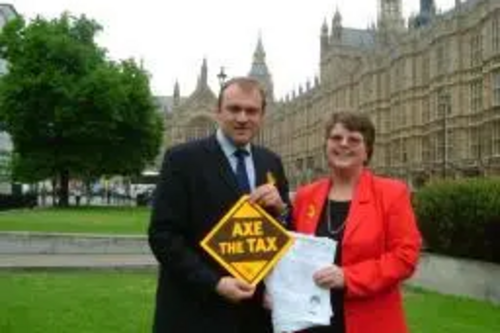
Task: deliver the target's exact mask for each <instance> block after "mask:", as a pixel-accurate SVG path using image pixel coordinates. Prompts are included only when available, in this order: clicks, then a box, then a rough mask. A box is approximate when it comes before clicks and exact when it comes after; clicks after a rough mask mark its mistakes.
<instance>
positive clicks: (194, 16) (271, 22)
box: [10, 0, 455, 97]
mask: <svg viewBox="0 0 500 333" xmlns="http://www.w3.org/2000/svg"><path fill="white" fill-rule="evenodd" d="M377 2H378V0H344V1H341V0H288V1H286V0H246V1H241V0H240V1H238V0H141V1H132V0H11V1H10V3H11V4H13V5H14V7H15V8H16V10H17V11H18V13H19V14H21V15H24V16H25V17H26V18H28V19H31V18H33V17H35V16H36V15H41V16H43V17H46V18H53V17H55V16H59V15H60V14H61V13H62V12H63V11H65V10H67V11H69V12H70V13H71V14H73V15H79V14H86V15H87V16H89V17H91V18H93V19H95V20H96V21H98V22H99V23H100V24H101V25H102V26H103V28H104V30H103V32H102V33H101V34H100V35H99V38H98V42H99V44H100V45H101V46H103V47H105V48H106V49H107V50H108V51H109V56H110V57H111V58H113V59H125V58H131V57H132V58H135V59H137V60H140V59H142V60H143V61H144V66H145V68H146V69H147V70H148V71H149V72H150V73H151V76H152V79H151V87H152V90H153V93H155V94H158V95H171V94H172V91H173V86H174V83H175V80H176V79H178V80H179V84H180V88H181V95H189V94H190V93H191V92H192V91H193V89H194V88H195V85H196V79H197V76H198V73H199V70H200V66H201V62H202V59H203V57H206V58H207V62H208V70H209V72H208V75H209V83H210V85H211V87H212V88H213V89H214V91H215V89H216V87H217V86H218V83H217V78H216V75H217V73H218V72H219V70H220V67H221V66H224V67H225V68H226V73H227V74H228V75H229V76H236V75H244V74H247V73H248V71H249V69H250V65H251V61H252V54H253V51H254V49H255V45H256V42H257V38H258V35H259V32H260V33H261V34H262V40H263V44H264V48H265V51H266V54H267V58H266V60H267V64H268V66H269V68H270V70H271V73H272V75H273V80H274V85H275V95H276V96H277V97H283V96H284V95H285V94H286V93H288V92H291V91H292V90H293V89H297V88H298V86H299V85H300V84H302V85H304V84H305V82H306V80H307V79H311V81H312V79H313V77H314V76H315V75H317V74H318V66H319V33H320V28H321V24H322V23H323V20H324V19H325V18H326V20H327V22H328V25H329V26H330V22H331V18H332V16H333V14H334V12H335V9H336V8H339V10H340V12H341V14H342V19H343V21H342V23H343V25H344V26H346V27H355V28H366V27H367V26H368V24H369V23H371V22H375V21H376V17H377ZM435 2H436V7H437V8H438V9H441V10H446V9H449V8H451V7H453V6H454V3H455V0H435ZM419 3H420V0H403V12H404V16H405V18H406V17H408V15H409V14H410V13H416V12H417V11H418V9H419Z"/></svg>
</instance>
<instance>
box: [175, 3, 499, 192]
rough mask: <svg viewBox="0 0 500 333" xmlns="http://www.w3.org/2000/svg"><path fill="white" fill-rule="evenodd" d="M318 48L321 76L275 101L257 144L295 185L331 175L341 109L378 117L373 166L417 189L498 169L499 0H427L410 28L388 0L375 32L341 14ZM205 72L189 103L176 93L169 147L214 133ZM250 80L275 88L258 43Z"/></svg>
mask: <svg viewBox="0 0 500 333" xmlns="http://www.w3.org/2000/svg"><path fill="white" fill-rule="evenodd" d="M319 47H320V50H321V52H320V53H321V56H320V75H319V78H316V79H315V80H314V82H313V83H312V84H311V83H309V82H308V83H306V84H305V85H304V86H303V87H300V88H299V89H298V91H296V92H295V91H294V92H292V93H291V94H289V95H287V96H286V97H285V98H284V99H283V100H281V101H279V102H274V101H270V108H269V110H268V113H267V115H266V117H267V119H266V124H265V127H264V128H263V130H262V132H261V134H260V138H259V141H260V142H261V143H263V144H264V145H266V146H268V147H270V148H271V149H273V150H275V151H276V152H278V153H279V154H280V155H281V156H282V158H283V161H284V163H285V168H286V171H287V174H288V176H289V178H290V181H291V185H292V187H294V186H297V185H298V184H301V183H304V182H308V181H310V180H312V179H314V178H316V177H318V176H321V175H324V174H325V172H326V170H327V167H326V163H325V159H324V151H323V145H324V129H323V128H324V124H325V120H326V119H328V117H329V115H330V114H331V113H332V112H334V111H340V110H348V111H355V112H362V113H365V114H367V115H369V116H370V117H371V118H372V120H373V121H374V123H375V126H376V129H377V143H376V146H375V154H374V159H373V161H372V168H374V169H375V170H376V171H377V172H379V173H381V174H386V175H392V176H395V177H400V178H404V179H406V180H408V181H409V182H410V183H411V184H413V185H416V186H418V185H419V184H420V183H421V182H423V181H425V180H426V179H429V178H432V177H462V176H474V175H481V174H499V173H500V1H497V0H468V1H464V2H462V1H460V0H456V3H455V7H454V8H453V9H451V10H449V11H447V12H444V13H439V12H437V11H436V9H435V5H434V1H433V0H421V1H420V12H419V13H418V15H416V16H415V17H412V18H410V20H409V22H408V25H405V24H404V20H403V17H402V0H380V1H379V15H378V22H377V25H376V27H375V26H374V27H371V28H369V29H366V30H359V29H352V28H348V27H344V26H343V25H342V16H341V13H339V12H338V11H337V12H336V13H335V14H334V16H333V18H332V22H331V24H330V25H328V24H327V22H324V23H323V25H322V27H321V30H320V37H319ZM206 73H207V69H206V63H204V65H203V67H202V71H201V75H200V78H199V82H198V87H197V89H196V91H195V92H194V93H193V94H192V95H191V96H190V97H188V98H187V99H186V100H185V101H184V102H180V96H179V92H178V87H176V93H175V94H174V99H176V100H177V101H178V104H177V106H176V107H174V108H173V110H172V112H170V113H169V114H168V115H167V119H166V124H167V131H166V143H167V146H169V145H172V144H175V143H178V142H181V141H185V140H189V139H193V138H196V137H198V136H201V135H205V134H207V133H208V132H210V131H212V130H213V128H214V126H215V125H214V121H213V118H212V115H211V110H212V108H213V106H214V105H215V95H214V94H213V93H212V92H211V91H210V89H209V88H208V87H207V84H206ZM250 75H253V76H256V77H258V78H259V79H261V80H263V83H264V85H265V86H266V88H267V89H268V90H269V91H270V92H272V79H271V75H270V74H269V71H268V69H267V67H266V66H265V53H264V50H263V48H262V44H261V42H260V40H259V43H258V46H257V49H256V52H255V55H254V63H253V64H252V69H251V71H250ZM176 96H177V97H176ZM270 96H271V98H272V93H271V94H270Z"/></svg>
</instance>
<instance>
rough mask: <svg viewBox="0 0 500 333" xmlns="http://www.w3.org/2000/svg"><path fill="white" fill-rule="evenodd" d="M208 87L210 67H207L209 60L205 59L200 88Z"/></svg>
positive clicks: (202, 66)
mask: <svg viewBox="0 0 500 333" xmlns="http://www.w3.org/2000/svg"><path fill="white" fill-rule="evenodd" d="M207 85H208V66H207V58H203V64H202V65H201V73H200V86H204V87H205V86H207Z"/></svg>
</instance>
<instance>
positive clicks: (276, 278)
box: [264, 233, 337, 333]
mask: <svg viewBox="0 0 500 333" xmlns="http://www.w3.org/2000/svg"><path fill="white" fill-rule="evenodd" d="M291 234H292V235H293V237H294V238H295V241H294V244H293V245H292V246H291V248H290V249H289V250H288V252H287V253H286V254H285V255H284V256H283V257H282V258H281V259H280V261H279V262H278V263H277V265H276V266H275V267H274V269H273V270H272V271H271V273H270V274H269V275H268V276H267V277H266V279H265V281H264V282H265V284H266V290H267V293H268V294H269V296H270V299H271V303H272V320H273V327H274V332H276V333H283V332H295V331H300V330H303V329H306V328H310V327H313V326H322V325H323V326H324V325H329V324H330V318H331V316H332V315H333V313H332V308H331V304H330V290H328V289H323V288H320V287H318V286H317V285H316V283H314V280H313V274H314V273H315V272H316V271H318V270H319V269H321V268H324V267H326V266H328V265H331V264H332V263H333V261H334V258H335V251H336V249H337V242H335V241H334V240H331V239H329V238H326V237H314V236H308V235H303V234H297V233H291Z"/></svg>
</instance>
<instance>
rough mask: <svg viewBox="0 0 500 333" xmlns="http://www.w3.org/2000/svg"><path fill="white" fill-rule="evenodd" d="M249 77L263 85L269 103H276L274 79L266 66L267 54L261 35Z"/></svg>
mask: <svg viewBox="0 0 500 333" xmlns="http://www.w3.org/2000/svg"><path fill="white" fill-rule="evenodd" d="M248 76H250V77H253V78H255V79H257V80H258V81H259V82H260V83H261V84H262V86H263V87H264V90H265V91H266V95H267V101H268V102H272V101H274V86H273V79H272V77H271V73H270V72H269V69H268V67H267V64H266V52H265V51H264V46H263V45H262V38H261V36H260V35H259V39H258V41H257V46H256V48H255V51H254V53H253V61H252V67H251V69H250V73H249V74H248Z"/></svg>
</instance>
